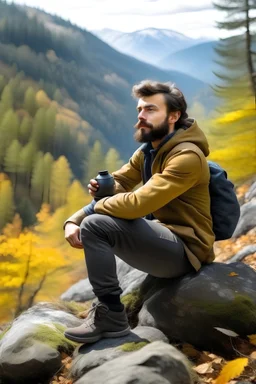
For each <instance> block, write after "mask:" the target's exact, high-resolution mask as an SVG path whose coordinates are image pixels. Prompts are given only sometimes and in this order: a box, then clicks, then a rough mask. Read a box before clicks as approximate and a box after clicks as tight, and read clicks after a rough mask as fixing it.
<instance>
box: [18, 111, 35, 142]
mask: <svg viewBox="0 0 256 384" xmlns="http://www.w3.org/2000/svg"><path fill="white" fill-rule="evenodd" d="M31 133H32V119H31V118H30V117H28V116H24V118H23V119H22V122H21V124H20V129H19V139H20V142H21V143H22V144H25V143H27V142H28V141H29V138H30V136H31Z"/></svg>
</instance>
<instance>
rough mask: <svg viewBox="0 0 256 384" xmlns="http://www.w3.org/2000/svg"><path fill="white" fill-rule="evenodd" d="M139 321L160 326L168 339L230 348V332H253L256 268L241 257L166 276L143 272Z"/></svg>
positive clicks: (255, 328)
mask: <svg viewBox="0 0 256 384" xmlns="http://www.w3.org/2000/svg"><path fill="white" fill-rule="evenodd" d="M141 294H142V295H143V296H144V300H145V301H144V304H143V307H142V309H141V311H140V313H139V325H142V326H153V327H157V328H159V329H160V330H161V331H162V332H163V333H164V334H165V335H166V336H167V337H168V338H169V340H170V341H182V342H187V343H190V344H192V345H194V346H196V347H199V348H201V349H204V350H208V351H209V350H210V351H213V352H214V351H215V352H217V353H218V352H220V353H222V354H230V353H231V354H232V352H234V349H233V345H232V344H233V343H235V340H234V339H232V341H231V340H230V336H227V335H225V334H224V333H222V332H221V331H219V330H218V329H217V328H223V329H227V330H230V331H233V332H235V333H237V334H238V335H239V336H241V337H246V336H247V335H251V334H255V333H256V273H255V272H254V270H253V269H252V268H250V267H249V266H247V265H245V264H243V263H231V264H223V263H212V264H210V265H206V266H203V267H202V268H201V269H200V270H199V271H198V272H197V273H191V274H188V275H186V276H185V277H182V278H178V279H174V280H168V279H159V278H153V277H151V276H148V278H147V279H146V280H145V282H144V283H143V284H142V287H141Z"/></svg>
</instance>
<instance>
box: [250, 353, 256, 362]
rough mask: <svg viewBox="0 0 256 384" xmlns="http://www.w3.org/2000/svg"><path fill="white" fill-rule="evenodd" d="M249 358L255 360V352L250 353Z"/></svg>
mask: <svg viewBox="0 0 256 384" xmlns="http://www.w3.org/2000/svg"><path fill="white" fill-rule="evenodd" d="M250 358H251V359H255V360H256V351H254V352H252V353H251V354H250Z"/></svg>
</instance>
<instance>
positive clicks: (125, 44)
mask: <svg viewBox="0 0 256 384" xmlns="http://www.w3.org/2000/svg"><path fill="white" fill-rule="evenodd" d="M92 33H93V34H94V35H96V36H98V37H99V38H100V39H101V40H103V41H105V42H106V43H108V44H109V45H110V46H112V47H113V48H115V49H117V50H118V51H120V52H123V53H126V54H128V55H130V56H133V57H135V58H137V59H139V60H142V61H145V62H147V63H151V64H153V65H156V62H158V61H159V60H161V59H162V58H164V57H166V56H168V55H169V54H171V53H173V52H176V51H179V50H181V49H184V48H187V47H190V46H192V45H195V44H198V43H201V42H202V41H205V40H203V39H192V38H190V37H188V36H185V35H183V34H181V33H178V32H175V31H172V30H169V29H157V28H147V29H142V30H140V31H135V32H130V33H124V32H120V31H115V30H112V29H102V30H98V31H93V32H92Z"/></svg>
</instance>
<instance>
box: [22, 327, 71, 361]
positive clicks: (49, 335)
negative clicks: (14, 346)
mask: <svg viewBox="0 0 256 384" xmlns="http://www.w3.org/2000/svg"><path fill="white" fill-rule="evenodd" d="M65 329H66V327H64V326H63V325H61V324H58V323H52V324H38V325H37V327H36V328H35V330H34V333H33V334H30V335H29V336H28V337H27V338H26V339H24V340H23V341H22V342H21V344H20V349H22V348H28V347H29V346H31V345H33V342H34V341H39V342H42V343H44V344H47V345H48V346H49V347H51V348H53V349H55V350H57V351H59V352H65V353H66V354H68V355H70V354H72V352H73V351H74V349H75V348H76V347H77V346H78V344H77V343H75V342H73V341H70V340H68V339H67V338H66V337H65V336H64V331H65Z"/></svg>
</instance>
